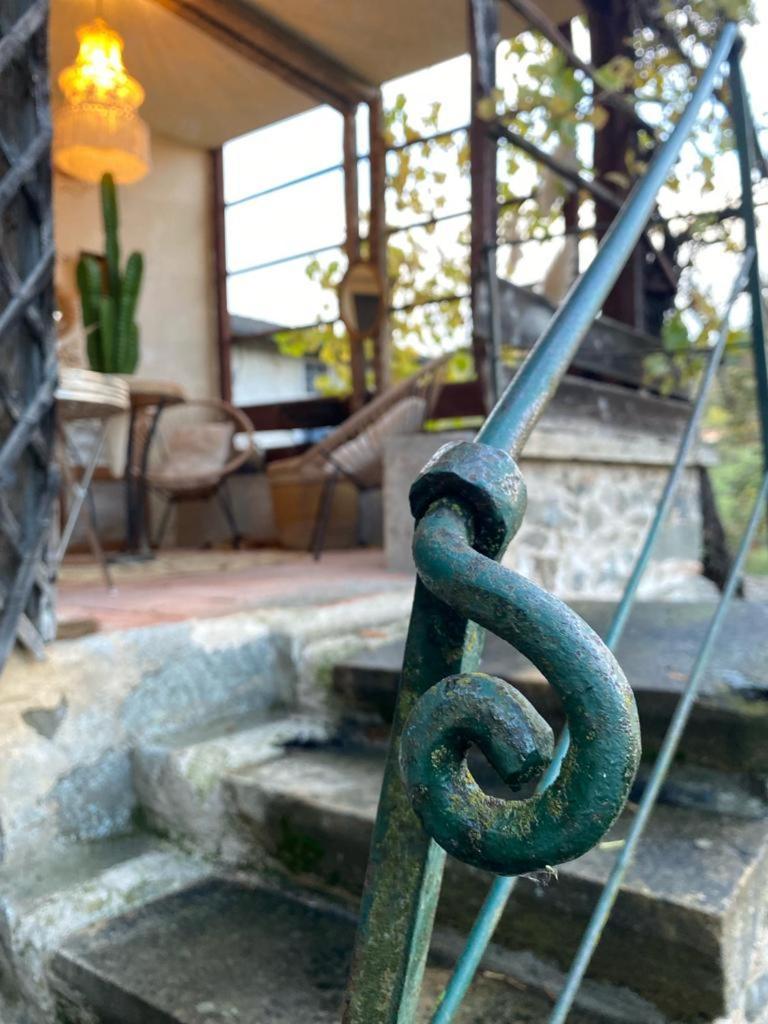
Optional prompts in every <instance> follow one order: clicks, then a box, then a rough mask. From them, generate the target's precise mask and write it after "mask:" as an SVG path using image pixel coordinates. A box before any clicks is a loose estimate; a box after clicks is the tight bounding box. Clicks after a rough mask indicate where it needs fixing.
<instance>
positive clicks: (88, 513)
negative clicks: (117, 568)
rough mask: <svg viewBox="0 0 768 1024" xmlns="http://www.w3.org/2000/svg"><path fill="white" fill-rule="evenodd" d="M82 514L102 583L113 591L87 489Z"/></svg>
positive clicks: (113, 584)
mask: <svg viewBox="0 0 768 1024" xmlns="http://www.w3.org/2000/svg"><path fill="white" fill-rule="evenodd" d="M83 513H84V515H85V529H86V532H87V534H88V541H89V543H90V545H91V551H92V552H93V554H94V555H95V557H96V560H97V561H98V562H99V564H100V565H101V572H102V575H103V576H104V582H105V584H106V587H107V590H110V591H111V590H114V589H115V583H114V580H113V579H112V572H111V571H110V568H109V562H108V560H107V556H106V554H105V552H104V548H103V547H102V546H101V541H100V540H99V528H98V519H97V516H96V499H95V498H94V496H93V489H92V488H91V487H89V488H88V495H87V497H86V500H85V503H84V505H83Z"/></svg>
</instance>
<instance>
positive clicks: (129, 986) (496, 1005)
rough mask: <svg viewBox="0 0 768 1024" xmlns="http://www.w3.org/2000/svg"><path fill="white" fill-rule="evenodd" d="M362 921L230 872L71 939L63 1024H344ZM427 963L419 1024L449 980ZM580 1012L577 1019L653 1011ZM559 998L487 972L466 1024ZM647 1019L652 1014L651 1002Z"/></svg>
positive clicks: (542, 1013)
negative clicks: (354, 947)
mask: <svg viewBox="0 0 768 1024" xmlns="http://www.w3.org/2000/svg"><path fill="white" fill-rule="evenodd" d="M354 927H355V925H354V919H353V918H352V916H351V915H349V914H345V913H343V912H341V911H340V910H339V909H338V908H335V907H333V906H330V905H328V904H326V903H324V902H321V901H318V900H316V899H315V900H311V899H302V898H300V897H298V896H296V895H295V894H291V893H287V892H285V891H279V890H277V889H275V888H271V887H267V886H265V885H264V884H263V883H259V882H258V881H246V880H243V879H242V878H240V879H238V880H232V879H227V878H219V879H215V880H211V881H208V882H205V883H203V884H202V885H198V886H195V887H192V888H189V889H187V890H185V891H182V892H180V893H177V894H176V895H174V896H171V897H169V898H167V899H162V900H158V901H156V902H154V903H151V904H149V905H147V906H146V907H144V908H143V909H141V910H139V911H137V912H133V913H127V914H123V915H121V916H119V917H117V918H115V919H114V920H112V921H111V922H110V923H109V924H108V925H107V926H106V927H103V928H98V929H88V930H85V931H84V932H82V933H81V934H80V935H78V936H76V937H74V938H73V939H72V940H70V941H69V942H67V943H66V945H65V946H64V947H63V948H62V949H61V950H60V951H59V953H58V954H57V956H56V957H55V959H54V960H53V963H52V966H51V978H52V985H53V988H54V990H55V992H56V1000H57V1002H56V1010H57V1013H58V1017H57V1018H56V1019H57V1021H58V1022H59V1024H83V1022H84V1021H87V1022H88V1024H337V1022H338V1020H339V1016H340V1011H341V1005H342V1001H343V993H344V989H345V986H346V980H347V974H348V969H349V961H350V954H351V949H352V943H353V939H354ZM446 977H447V972H446V970H445V967H442V968H441V967H440V966H432V967H430V968H428V970H427V978H426V984H425V989H424V994H423V999H422V1005H421V1009H420V1012H419V1014H418V1016H417V1021H416V1022H415V1024H427V1021H428V1020H429V1017H430V1011H431V1010H432V1008H433V1007H434V1005H435V1002H436V1000H437V998H438V996H439V993H440V991H441V989H442V985H443V984H444V983H445V980H446ZM592 1001H593V1004H594V1006H593V1007H592V1008H590V1010H589V1011H584V1010H577V1011H576V1012H575V1013H574V1014H573V1016H572V1018H571V1020H572V1021H573V1024H608V1022H609V1021H616V1022H618V1021H619V1020H622V1019H623V1020H624V1021H627V1022H628V1021H630V1020H632V1021H633V1022H634V1024H645V1021H648V1024H651V1020H652V1019H651V1018H643V1017H642V1016H637V1012H638V1011H637V1008H636V1007H637V1004H633V1003H631V1000H630V1004H631V1005H632V1006H633V1011H632V1012H633V1013H635V1016H633V1017H629V1016H627V1015H626V1014H625V1015H624V1016H623V1017H622V1016H620V1015H618V1011H615V1012H614V1011H612V1010H611V1005H612V1004H611V998H607V999H606V1000H605V1001H606V1002H607V1004H608V1007H609V1008H608V1010H607V1011H606V1012H605V1013H604V1012H602V1011H600V1010H597V1009H596V1006H597V999H596V998H595V996H594V994H593V995H592ZM550 1008H551V1004H550V1002H549V1000H547V999H545V998H542V997H541V996H540V995H538V994H536V993H535V992H532V991H530V990H529V989H528V988H527V987H526V986H523V985H517V986H515V987H512V986H510V985H509V984H508V983H507V982H505V981H503V980H500V979H499V978H497V977H490V976H488V975H487V974H486V975H481V976H480V977H479V978H478V980H477V982H476V983H475V985H474V987H473V989H472V991H471V992H470V994H469V997H468V999H467V1002H466V1004H465V1007H464V1009H463V1010H462V1012H461V1013H460V1014H459V1016H458V1017H457V1024H490V1022H491V1021H493V1022H494V1024H545V1022H546V1019H547V1012H548V1010H549V1009H550ZM639 1012H640V1014H642V1012H643V1011H642V1009H640V1011H639Z"/></svg>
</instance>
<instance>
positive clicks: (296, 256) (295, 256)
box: [227, 238, 344, 278]
mask: <svg viewBox="0 0 768 1024" xmlns="http://www.w3.org/2000/svg"><path fill="white" fill-rule="evenodd" d="M343 248H344V239H343V238H342V239H341V241H339V242H333V243H332V244H331V245H319V246H318V247H317V248H316V249H307V251H306V252H295V253H292V254H291V255H290V256H278V258H277V259H275V260H267V262H266V263H254V264H253V265H252V266H250V267H238V269H237V270H228V271H227V277H228V278H229V277H240V276H241V275H242V274H255V273H256V271H257V270H268V269H269V268H270V267H279V266H281V264H283V263H293V262H294V261H295V260H304V259H307V257H309V256H319V255H321V253H324V252H333V250H334V249H343Z"/></svg>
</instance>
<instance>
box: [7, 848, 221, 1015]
mask: <svg viewBox="0 0 768 1024" xmlns="http://www.w3.org/2000/svg"><path fill="white" fill-rule="evenodd" d="M209 872H210V869H209V867H208V866H207V865H206V864H205V863H204V862H203V861H201V860H199V859H198V858H196V857H190V856H186V855H185V854H183V853H181V852H179V851H178V850H176V849H174V848H173V847H170V846H169V845H168V844H166V843H163V842H160V841H159V840H158V839H156V838H155V837H150V836H146V835H143V834H132V835H126V836H121V837H119V838H112V839H105V840H102V841H100V842H93V843H82V844H77V845H71V846H58V847H53V848H44V849H42V850H41V851H39V852H38V853H37V854H35V855H31V856H28V857H27V858H26V860H25V861H24V862H23V863H16V864H11V865H6V866H4V867H3V868H2V869H0V1021H2V1022H3V1024H6V1022H10V1021H15V1020H17V1019H18V1020H19V1021H23V1022H24V1024H32V1022H34V1024H38V1022H40V1024H42V1022H46V1024H47V1022H48V1021H53V1020H54V1019H55V1010H54V1001H53V997H52V994H51V991H50V987H49V985H48V975H47V969H46V965H47V962H48V959H49V957H50V956H51V955H52V954H53V953H54V952H55V950H56V949H58V947H59V946H60V945H61V944H62V943H63V942H64V941H66V939H67V938H68V937H69V936H70V935H71V934H73V933H74V932H77V931H79V930H80V929H82V928H84V927H86V926H88V925H95V926H97V927H98V926H100V925H101V924H102V923H103V922H104V920H106V919H107V918H110V917H113V916H115V915H117V914H120V913H122V912H124V911H126V910H129V909H133V908H136V907H140V906H142V905H143V904H144V903H146V902H147V901H149V900H153V899H156V898H158V897H160V896H164V895H166V894H168V893H173V892H175V891H176V890H178V889H180V888H183V887H185V886H188V885H190V884H192V883H194V882H196V881H199V880H200V879H202V878H204V877H206V876H207V875H208V874H209Z"/></svg>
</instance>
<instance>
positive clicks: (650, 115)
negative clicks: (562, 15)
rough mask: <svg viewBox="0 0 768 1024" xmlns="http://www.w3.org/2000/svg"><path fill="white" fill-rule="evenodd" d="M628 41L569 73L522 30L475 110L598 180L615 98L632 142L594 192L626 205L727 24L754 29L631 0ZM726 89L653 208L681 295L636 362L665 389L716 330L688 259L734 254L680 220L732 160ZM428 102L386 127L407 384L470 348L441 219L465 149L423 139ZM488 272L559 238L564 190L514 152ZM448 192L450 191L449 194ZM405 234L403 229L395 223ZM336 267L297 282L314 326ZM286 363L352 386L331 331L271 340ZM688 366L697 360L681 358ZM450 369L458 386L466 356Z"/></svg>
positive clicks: (462, 282) (728, 3) (737, 7)
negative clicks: (308, 283) (685, 202)
mask: <svg viewBox="0 0 768 1024" xmlns="http://www.w3.org/2000/svg"><path fill="white" fill-rule="evenodd" d="M632 10H633V19H634V25H635V28H634V31H633V33H632V37H631V39H630V40H628V41H625V42H627V43H628V47H625V49H624V51H623V52H622V53H619V54H617V55H616V56H615V57H613V58H612V59H611V60H610V61H608V62H607V63H606V64H605V65H604V66H602V67H600V68H595V69H593V73H592V74H591V75H588V74H585V73H584V71H582V70H578V69H575V68H573V67H572V66H571V65H570V64H569V62H568V59H567V57H566V56H565V55H564V54H563V53H561V52H560V51H559V50H558V49H556V48H555V47H553V46H552V44H550V43H549V42H548V41H547V40H546V39H545V38H543V37H542V36H541V35H539V34H538V33H536V32H524V33H522V34H521V35H519V36H517V37H516V38H514V39H512V40H510V41H507V42H505V43H503V44H502V46H501V47H500V52H499V60H498V63H499V74H498V81H499V83H500V85H499V88H498V90H497V92H496V93H495V95H494V96H492V97H490V98H489V100H487V101H485V102H484V103H483V104H482V106H481V109H480V110H479V111H478V113H479V114H480V116H481V117H485V118H487V119H489V120H490V119H498V120H500V121H502V122H503V123H505V124H507V125H508V126H509V127H510V128H512V129H513V130H514V131H516V132H519V133H520V134H522V135H524V137H525V138H526V139H527V140H528V141H529V142H532V143H534V144H535V145H536V146H537V147H539V148H540V149H542V150H544V151H546V152H547V153H549V154H551V155H553V156H555V157H556V158H557V159H558V160H560V161H561V162H565V163H568V164H569V165H570V166H572V167H574V168H575V169H577V170H579V171H580V172H581V173H582V174H583V175H585V176H587V177H592V176H594V173H595V172H594V167H593V166H592V139H593V136H594V132H595V131H600V130H601V129H602V128H603V127H604V126H605V124H606V122H607V120H608V118H609V117H610V116H617V115H616V114H615V113H614V114H613V115H612V113H611V112H612V111H615V110H616V100H617V99H620V100H621V102H622V103H623V104H625V105H626V106H627V107H628V108H629V109H630V111H634V116H635V117H636V119H637V124H638V126H639V127H638V130H637V131H635V132H634V133H633V139H632V145H631V146H630V147H629V149H628V150H627V152H626V154H625V160H624V170H623V171H619V172H616V171H614V172H613V173H612V174H610V175H609V176H608V180H605V181H604V182H603V184H604V185H606V186H608V187H610V188H612V189H613V190H614V191H615V192H616V193H617V194H623V193H625V192H626V191H627V190H628V189H629V188H630V187H631V184H632V183H633V181H635V180H636V179H637V177H638V176H640V175H642V174H643V173H644V171H645V169H646V167H647V165H648V161H649V160H650V159H651V158H652V156H653V154H654V152H655V150H656V148H657V146H658V145H659V143H660V142H662V141H663V140H664V139H665V138H667V137H668V135H669V133H670V131H671V130H672V128H673V126H674V124H675V122H676V120H677V118H678V116H679V114H680V112H681V110H682V109H683V108H684V106H685V104H686V103H687V102H688V100H689V99H690V96H691V92H692V90H693V88H694V86H695V84H696V81H697V78H698V75H699V74H700V72H701V71H702V69H703V68H704V67H705V66H706V65H707V62H708V59H709V54H710V52H711V47H712V45H713V43H714V41H715V40H716V38H717V35H718V33H719V31H720V29H721V27H722V24H723V21H724V19H726V18H736V19H739V20H742V21H743V20H747V19H750V18H751V16H752V12H751V5H750V3H749V2H747V0H718V2H715V0H692V2H690V3H682V4H681V3H680V2H679V0H632ZM726 99H727V95H726V91H725V89H723V90H721V92H720V94H719V95H718V97H717V98H716V99H715V100H714V101H713V102H712V103H711V104H710V108H709V110H708V111H707V115H706V117H705V118H703V119H702V121H701V123H700V126H699V128H698V129H697V131H696V132H695V134H694V136H693V137H692V139H691V141H690V142H689V144H688V145H687V146H686V149H685V152H684V154H683V157H682V159H681V161H680V164H679V166H678V169H677V171H676V173H675V174H673V175H672V176H671V177H670V179H669V181H668V182H667V185H666V187H665V189H664V190H663V192H662V194H661V196H660V200H659V211H660V213H661V214H662V215H663V217H664V218H669V219H668V220H667V221H666V222H663V221H662V219H661V218H660V219H659V221H658V224H657V225H656V226H654V228H653V229H652V230H653V235H654V239H655V242H656V244H657V246H658V247H660V248H661V247H663V248H664V250H665V252H666V254H667V256H668V258H669V259H670V260H671V261H672V263H673V264H674V265H675V266H676V267H677V269H678V272H679V275H680V288H679V292H678V294H677V297H676V298H675V300H674V305H673V306H672V307H671V308H669V310H668V311H667V314H666V316H665V320H664V326H663V331H662V346H663V349H664V351H663V352H661V353H659V354H658V355H657V356H655V357H651V358H650V359H649V361H648V366H647V371H648V379H649V383H651V384H652V385H653V386H655V387H657V388H658V389H660V390H669V389H671V388H672V387H676V386H678V385H680V384H681V383H683V384H685V383H686V382H688V381H689V380H690V379H691V378H692V377H693V375H694V374H695V373H696V372H697V371H698V369H699V368H700V366H701V360H700V358H698V357H697V356H696V349H697V348H701V347H704V346H706V344H708V342H709V341H710V339H711V334H712V331H713V330H714V329H716V327H717V313H716V308H715V302H714V300H713V298H712V295H711V294H710V293H709V291H708V289H707V287H706V285H705V283H704V282H702V280H701V275H700V274H699V273H698V268H697V262H698V256H699V254H700V253H701V252H702V250H703V249H705V248H706V247H711V246H720V247H721V248H722V249H723V250H724V251H728V250H731V249H734V248H737V247H738V240H737V239H735V238H734V235H733V232H732V231H731V230H730V226H731V224H730V222H728V221H726V220H724V219H723V218H722V217H721V216H720V214H719V213H718V211H710V212H704V213H700V212H699V211H693V213H692V215H691V216H687V215H681V214H680V209H679V205H680V193H681V188H682V181H683V180H684V181H685V184H686V191H688V192H690V191H692V190H695V192H696V194H697V195H700V196H702V197H703V198H704V199H706V197H708V196H709V195H710V194H712V193H713V192H714V191H715V188H716V179H717V174H718V169H719V166H720V162H721V158H722V157H723V155H724V154H726V153H727V152H728V151H729V150H731V149H732V148H733V131H732V127H731V125H730V123H729V120H728V116H727V111H726V106H725V104H724V100H726ZM439 115H440V104H439V102H435V103H434V104H433V105H432V108H431V110H430V111H429V112H428V113H427V115H426V116H424V117H416V116H413V115H412V114H411V113H410V112H409V109H408V102H407V99H406V97H405V95H399V96H398V97H397V98H396V100H395V102H394V103H393V104H392V106H391V107H390V109H389V110H388V111H387V114H386V141H387V144H388V146H389V147H390V152H389V154H388V158H387V175H388V184H387V218H388V223H389V225H390V232H391V233H390V236H389V248H388V266H389V274H390V281H391V285H392V306H393V311H392V314H391V326H392V337H393V360H394V367H393V369H394V373H395V375H396V376H400V375H402V374H405V373H408V372H411V371H412V369H413V367H414V366H415V364H416V363H417V361H418V360H419V359H420V358H423V357H424V356H425V355H429V354H433V353H435V352H436V351H440V350H443V349H444V348H445V346H446V345H449V346H456V345H458V344H459V343H461V342H462V341H463V342H466V341H467V340H468V330H469V327H468V300H467V298H457V296H467V295H468V291H469V266H468V253H469V249H468V243H469V221H468V217H466V216H465V217H455V218H454V219H453V220H445V221H442V222H438V221H439V218H441V217H443V216H444V214H445V213H446V205H447V201H448V200H447V196H448V194H449V192H450V193H451V194H456V193H457V191H461V188H464V192H465V194H466V199H467V206H468V205H469V149H468V139H467V133H466V131H462V132H457V133H454V134H452V135H442V136H437V137H434V138H429V139H427V140H424V141H419V140H422V139H423V138H424V136H430V135H433V134H434V133H435V132H436V130H437V128H438V124H439ZM499 172H500V173H499V194H498V198H499V203H500V211H501V212H500V217H499V240H500V242H501V243H502V244H501V247H500V249H499V263H498V266H499V271H500V273H501V274H502V275H503V276H507V277H511V276H512V275H514V274H517V277H518V279H520V276H521V274H522V277H523V281H524V283H529V284H534V283H535V282H534V281H527V282H525V268H526V259H527V254H528V253H530V252H531V250H530V249H529V248H528V247H529V246H531V245H534V244H535V243H537V242H538V243H543V242H547V241H550V240H551V239H553V238H558V237H559V236H561V235H562V233H563V231H564V205H565V202H566V200H567V198H568V196H569V195H570V194H571V192H570V191H569V188H568V186H566V185H565V184H564V183H563V182H562V181H560V180H556V179H554V178H553V176H552V175H542V173H541V170H540V168H539V166H537V164H536V162H535V161H534V160H533V159H532V158H531V157H530V156H528V155H526V154H524V153H522V152H521V151H520V150H519V149H517V148H515V147H513V146H511V145H509V144H503V145H502V146H501V147H500V160H499ZM449 185H450V188H449ZM409 223H411V224H413V225H414V226H411V227H407V226H406V225H407V224H409ZM593 223H594V209H593V207H592V204H591V203H590V202H589V201H586V202H582V204H581V212H580V225H581V227H582V228H583V229H584V230H585V231H586V230H588V228H589V226H590V225H591V224H593ZM344 270H345V262H344V260H343V259H320V258H318V259H316V260H313V261H312V262H311V263H310V265H309V267H308V269H307V273H308V275H309V277H310V279H311V280H313V281H314V282H316V283H318V284H319V285H320V286H321V287H322V289H323V290H324V292H325V293H326V295H327V297H328V298H327V303H326V309H325V311H324V315H325V317H326V318H327V319H329V320H330V319H332V318H333V316H335V309H336V300H335V289H336V288H337V286H338V283H339V281H340V280H341V277H342V276H343V273H344ZM279 341H280V344H281V347H282V349H283V351H285V352H288V353H290V354H295V355H304V354H307V353H311V354H313V355H316V356H317V357H318V358H320V359H321V360H322V361H323V362H324V363H326V364H327V365H328V366H329V367H330V368H331V372H330V373H329V375H328V377H327V379H326V380H325V382H324V385H325V387H326V388H328V389H340V390H343V389H345V388H346V387H347V386H348V381H349V343H348V338H347V336H346V332H345V330H344V328H343V326H342V325H341V324H340V323H339V322H333V323H328V324H323V325H321V326H318V327H313V328H311V329H309V330H306V331H302V332H286V334H284V335H282V336H281V337H280V338H279ZM692 353H693V355H692ZM456 372H457V373H459V374H461V375H466V374H468V373H470V372H471V364H470V361H469V357H468V355H467V354H466V352H465V353H464V354H463V355H462V357H461V358H460V359H458V360H457V369H456Z"/></svg>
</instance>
